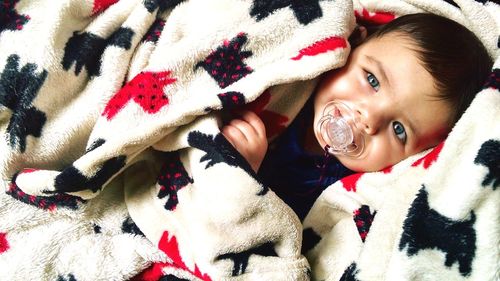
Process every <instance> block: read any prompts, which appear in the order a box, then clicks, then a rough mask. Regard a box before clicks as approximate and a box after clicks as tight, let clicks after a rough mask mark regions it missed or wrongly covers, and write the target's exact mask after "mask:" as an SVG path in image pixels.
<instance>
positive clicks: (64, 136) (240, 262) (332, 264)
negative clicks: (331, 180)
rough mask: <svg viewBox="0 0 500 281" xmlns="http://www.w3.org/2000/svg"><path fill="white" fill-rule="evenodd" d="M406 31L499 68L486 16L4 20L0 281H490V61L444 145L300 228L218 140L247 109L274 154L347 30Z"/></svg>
mask: <svg viewBox="0 0 500 281" xmlns="http://www.w3.org/2000/svg"><path fill="white" fill-rule="evenodd" d="M414 12H431V13H436V14H440V15H444V16H447V17H449V18H451V19H453V20H456V21H458V22H460V23H462V24H463V25H465V26H467V27H469V28H470V29H471V30H472V31H474V32H475V33H476V34H477V36H478V37H479V38H480V39H481V40H482V41H483V43H484V45H485V46H486V47H487V49H488V51H489V53H490V55H491V56H492V58H495V59H496V58H498V55H499V51H498V48H499V44H500V43H499V29H500V7H499V5H497V4H495V3H492V2H485V1H477V2H476V1H472V0H456V1H434V0H432V1H431V0H419V1H417V0H406V1H402V0H392V1H389V0H387V1H368V0H366V1H357V0H356V1H354V2H352V1H351V0H336V1H326V0H324V1H319V0H316V1H258V0H253V1H252V0H246V1H243V0H241V1H229V0H211V1H202V0H189V1H188V0H186V1H181V0H171V1H169V0H120V1H117V0H106V1H105V0H95V1H92V0H87V1H76V0H67V1H55V2H54V1H48V0H39V1H27V0H6V1H3V6H2V10H1V11H0V24H1V25H0V50H2V51H1V52H0V131H1V132H2V135H3V137H2V138H1V139H0V151H1V154H0V159H1V160H0V172H1V175H2V186H3V187H4V190H5V192H2V193H0V280H132V279H133V280H160V279H162V280H247V279H248V280H311V279H313V280H437V279H439V278H441V279H445V280H495V279H498V278H499V264H500V249H499V242H500V229H499V219H500V218H499V216H498V213H499V211H500V210H499V208H500V207H499V206H500V204H499V202H500V195H499V191H498V190H497V187H498V183H499V167H498V165H499V164H498V161H499V159H500V146H499V142H500V124H499V122H498V120H499V117H500V106H499V104H500V95H499V93H498V82H499V79H500V78H499V74H500V72H499V70H498V68H499V67H500V61H499V60H498V59H497V61H496V63H495V65H494V69H493V70H492V74H491V76H490V77H489V78H488V81H487V83H486V84H485V86H484V89H483V90H482V91H481V92H480V93H478V96H477V98H476V99H475V100H474V102H473V104H472V105H471V106H470V108H469V110H468V111H467V112H466V113H465V115H464V116H463V118H462V119H461V120H460V122H459V123H458V124H457V125H456V127H455V128H454V129H453V131H452V133H451V134H450V136H449V137H448V138H447V139H446V141H444V142H443V143H442V144H441V145H439V146H438V147H437V148H435V149H434V150H431V151H428V152H426V153H423V154H421V155H417V156H415V157H413V158H410V159H408V160H405V161H403V162H401V163H399V164H397V165H395V166H394V167H391V168H388V169H386V170H384V171H382V172H378V173H367V174H355V175H353V176H351V177H348V178H345V179H343V180H342V181H340V182H338V183H336V184H334V185H332V186H331V187H329V188H328V189H327V190H325V192H324V193H323V194H322V196H321V197H320V198H319V199H318V200H317V202H316V203H315V205H314V207H313V209H312V210H311V212H310V213H309V214H308V216H307V217H306V219H305V220H304V222H303V223H301V222H300V221H299V220H298V218H297V217H296V215H295V214H294V213H293V211H292V210H291V209H290V208H289V207H288V206H286V205H285V204H284V203H283V202H282V201H281V200H280V199H279V198H278V197H277V196H276V195H275V194H274V193H273V191H272V187H268V186H264V185H263V184H262V183H260V182H259V179H258V178H257V177H256V175H255V173H254V172H253V171H252V169H251V168H250V166H249V164H248V163H247V162H246V161H245V160H244V159H243V158H242V156H241V155H239V154H238V153H237V151H236V150H235V149H234V148H232V146H231V145H230V144H229V143H228V142H227V140H226V139H225V138H224V137H223V136H222V135H221V134H220V130H219V127H220V125H221V120H222V119H223V117H224V116H225V115H227V114H229V112H230V111H231V109H234V108H236V109H238V108H241V107H246V108H249V109H251V110H253V111H255V112H256V113H257V114H258V115H259V116H260V117H261V118H262V119H263V120H264V122H265V123H266V130H267V135H268V137H269V138H270V139H272V138H274V137H275V136H277V135H279V133H281V132H282V131H283V130H284V129H285V128H286V126H287V125H288V124H289V123H290V122H291V120H293V118H294V117H295V115H296V114H297V113H298V111H299V110H300V108H301V107H302V106H303V104H304V103H305V101H306V100H307V98H308V97H309V96H310V94H311V93H312V91H313V89H314V86H315V84H316V81H317V79H316V78H317V77H318V76H319V75H320V74H321V73H324V72H325V71H327V70H330V69H334V68H338V67H341V66H342V65H343V64H344V63H345V61H346V59H347V56H348V54H349V52H350V44H349V42H348V40H347V39H348V37H349V35H350V34H351V33H352V31H353V30H354V28H355V24H356V20H358V22H360V23H361V22H364V23H372V24H382V23H385V22H388V21H390V20H392V19H393V18H395V17H397V16H399V15H403V14H407V13H414Z"/></svg>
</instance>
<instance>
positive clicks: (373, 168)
mask: <svg viewBox="0 0 500 281" xmlns="http://www.w3.org/2000/svg"><path fill="white" fill-rule="evenodd" d="M335 157H336V158H337V159H338V160H339V162H340V163H341V164H342V165H344V167H346V168H347V169H349V170H351V171H354V172H357V173H361V172H363V173H367V172H378V171H381V170H383V169H384V168H385V167H387V166H389V164H385V163H384V164H381V165H374V164H373V163H372V162H371V161H369V160H367V159H365V158H364V157H363V155H361V157H356V158H352V157H349V156H345V155H335Z"/></svg>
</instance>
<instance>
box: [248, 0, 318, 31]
mask: <svg viewBox="0 0 500 281" xmlns="http://www.w3.org/2000/svg"><path fill="white" fill-rule="evenodd" d="M287 7H290V9H292V10H293V14H294V15H295V17H296V18H297V20H298V21H299V22H300V23H301V24H303V25H307V24H309V23H311V22H312V21H313V20H315V19H317V18H321V17H322V16H323V12H322V10H321V7H320V5H319V0H298V1H297V0H254V2H253V6H252V8H251V10H250V15H251V16H252V17H255V18H256V19H257V21H260V20H263V19H265V18H267V17H268V16H269V15H271V14H272V13H274V12H275V11H276V10H279V9H283V8H287Z"/></svg>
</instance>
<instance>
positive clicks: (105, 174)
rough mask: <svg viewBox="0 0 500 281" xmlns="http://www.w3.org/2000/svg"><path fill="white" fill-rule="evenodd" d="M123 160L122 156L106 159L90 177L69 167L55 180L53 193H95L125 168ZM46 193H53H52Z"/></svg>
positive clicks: (124, 157)
mask: <svg viewBox="0 0 500 281" xmlns="http://www.w3.org/2000/svg"><path fill="white" fill-rule="evenodd" d="M125 160H126V156H123V155H122V156H117V157H113V158H111V159H108V160H107V161H106V162H104V164H103V165H102V167H101V168H100V169H99V170H98V171H97V172H96V173H95V174H94V175H93V176H91V177H87V176H85V175H83V174H82V173H81V172H80V170H78V169H77V168H76V167H74V166H69V167H67V168H65V169H64V170H63V171H62V172H61V173H60V174H59V175H58V176H57V177H56V178H55V183H54V187H55V192H75V191H82V190H86V189H89V190H92V192H97V191H99V190H100V189H101V188H102V185H103V184H105V183H106V181H108V180H109V179H110V178H111V177H112V176H113V175H114V174H116V173H117V172H118V171H120V170H121V168H123V167H124V166H125ZM46 192H47V193H53V191H46Z"/></svg>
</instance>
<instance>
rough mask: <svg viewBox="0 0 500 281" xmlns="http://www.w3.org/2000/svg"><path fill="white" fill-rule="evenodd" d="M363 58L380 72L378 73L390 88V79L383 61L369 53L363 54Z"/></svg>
mask: <svg viewBox="0 0 500 281" xmlns="http://www.w3.org/2000/svg"><path fill="white" fill-rule="evenodd" d="M365 58H366V59H367V60H368V61H370V63H372V64H373V65H375V67H376V68H377V71H378V72H379V73H380V75H382V79H383V80H384V81H386V82H387V84H388V86H389V87H390V88H392V84H391V81H390V80H389V75H387V73H388V71H386V68H385V67H384V65H383V63H382V62H380V61H379V60H377V59H376V58H374V57H372V56H370V55H365Z"/></svg>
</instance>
